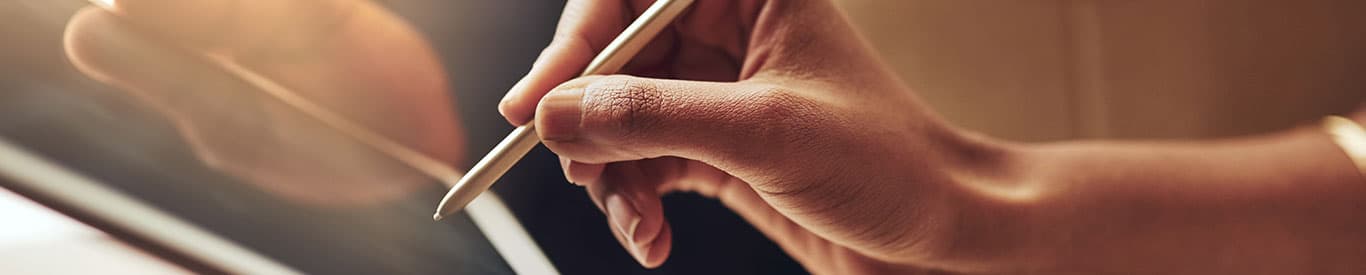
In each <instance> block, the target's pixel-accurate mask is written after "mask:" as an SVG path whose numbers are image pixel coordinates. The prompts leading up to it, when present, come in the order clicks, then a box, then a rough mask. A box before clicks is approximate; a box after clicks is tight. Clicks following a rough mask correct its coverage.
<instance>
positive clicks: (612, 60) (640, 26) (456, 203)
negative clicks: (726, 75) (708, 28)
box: [432, 0, 693, 220]
mask: <svg viewBox="0 0 1366 275" xmlns="http://www.w3.org/2000/svg"><path fill="white" fill-rule="evenodd" d="M692 2H693V0H657V1H655V3H654V4H653V5H650V8H648V9H646V10H645V12H644V13H642V14H641V15H640V17H639V18H636V20H635V21H634V22H631V25H630V26H627V27H626V30H624V31H622V32H621V34H620V35H617V37H616V38H615V39H613V40H612V43H610V44H607V47H606V48H603V50H602V52H601V53H598V55H597V56H596V57H594V58H593V61H591V62H589V63H588V67H587V68H585V69H584V70H583V74H581V76H585V75H599V74H610V73H615V72H617V70H619V69H621V66H623V65H626V62H627V61H630V60H631V58H632V57H634V56H635V55H636V53H637V52H640V49H641V48H644V47H645V44H647V43H649V42H650V40H651V39H653V38H654V37H655V35H656V34H659V31H661V30H663V29H664V27H666V26H668V25H669V24H670V23H672V22H673V21H674V18H675V17H677V16H678V15H679V14H681V13H683V10H684V9H686V8H687V7H688V5H689V4H692ZM532 125H533V124H531V123H527V124H526V125H522V126H518V127H517V129H514V130H512V133H511V134H508V136H507V137H506V138H503V141H502V142H499V143H498V145H497V146H494V147H493V151H490V152H489V154H488V155H485V156H484V158H483V159H480V160H479V162H478V163H475V164H474V167H473V168H470V171H469V173H465V176H464V177H462V178H460V181H458V182H456V183H455V187H452V188H451V191H450V192H447V193H446V197H445V198H442V199H441V204H440V205H437V207H436V214H435V215H432V219H435V220H441V218H443V217H445V216H446V215H450V214H453V213H455V212H457V211H460V209H462V208H465V205H466V204H469V203H470V201H472V200H474V198H475V197H478V196H479V194H482V193H484V191H486V190H488V189H489V187H490V186H493V182H495V181H497V180H498V178H499V177H502V176H503V173H507V171H508V169H509V168H512V165H513V164H517V161H518V160H520V159H521V158H522V157H523V156H526V153H527V152H528V151H531V148H532V147H536V144H537V143H540V139H538V138H537V135H536V128H535V127H533V126H532Z"/></svg>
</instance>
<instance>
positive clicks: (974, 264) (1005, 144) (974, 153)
mask: <svg viewBox="0 0 1366 275" xmlns="http://www.w3.org/2000/svg"><path fill="white" fill-rule="evenodd" d="M945 128H946V130H945V131H942V133H943V134H942V136H943V138H941V139H940V140H942V142H940V146H939V147H938V148H936V149H937V151H938V152H936V153H937V155H938V156H939V158H940V159H939V161H938V162H939V163H938V164H939V165H940V169H941V170H942V171H943V172H944V173H945V174H946V176H947V178H948V179H949V180H948V183H949V184H948V186H947V188H946V190H947V191H945V192H942V195H943V196H945V197H948V198H949V199H947V200H945V201H947V202H948V203H947V204H948V206H947V207H945V208H947V209H948V211H945V212H948V213H946V215H949V218H947V219H946V220H951V221H953V222H952V225H951V226H949V229H948V230H946V231H947V232H946V233H945V236H944V238H945V241H944V242H945V243H946V245H944V246H943V247H944V249H943V250H941V251H940V253H938V254H936V255H935V257H934V258H933V259H928V262H932V263H933V264H934V265H938V267H939V268H943V269H946V270H951V271H960V272H991V271H999V270H1021V269H1028V268H1031V267H1030V266H1029V264H1028V263H1033V262H1039V261H1038V260H1035V259H1030V257H1038V256H1040V255H1036V254H1037V253H1032V252H1030V249H1031V248H1030V245H1028V239H1027V238H1026V237H1027V236H1029V235H1030V234H1029V233H1028V231H1029V230H1032V229H1033V227H1031V226H1029V225H1030V224H1032V223H1031V222H1028V221H1029V220H1031V218H1029V217H1030V216H1033V215H1034V214H1032V213H1035V212H1038V211H1036V210H1034V209H1035V208H1037V206H1036V205H1037V202H1036V201H1037V200H1036V197H1037V196H1036V194H1037V193H1038V190H1037V187H1036V186H1034V185H1033V184H1030V182H1031V181H1030V180H1028V179H1027V178H1026V177H1027V174H1026V173H1024V172H1025V171H1026V170H1025V168H1026V167H1025V166H1026V164H1027V163H1028V162H1029V161H1028V159H1030V158H1032V157H1033V155H1035V154H1034V153H1033V152H1032V151H1033V150H1031V149H1030V148H1029V145H1027V144H1022V143H1015V142H1010V141H1005V140H1000V139H995V138H992V137H989V136H985V135H982V134H978V133H975V132H971V131H966V130H961V129H957V128H953V127H945Z"/></svg>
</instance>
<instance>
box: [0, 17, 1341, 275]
mask: <svg viewBox="0 0 1366 275" xmlns="http://www.w3.org/2000/svg"><path fill="white" fill-rule="evenodd" d="M378 2H379V3H382V4H383V5H385V6H387V7H389V8H390V9H391V10H393V11H394V12H395V13H397V14H399V15H400V16H402V17H404V18H406V19H408V20H409V22H411V23H412V24H413V25H414V26H415V27H416V28H417V29H418V30H419V31H420V32H422V33H423V34H424V35H426V36H427V38H428V39H430V41H431V42H432V43H433V44H434V46H435V47H436V50H437V52H438V53H439V55H440V56H441V59H442V60H441V62H442V63H443V64H444V66H445V68H446V69H447V72H448V73H449V79H451V83H452V90H453V91H454V92H455V94H456V98H457V99H456V100H455V103H454V104H457V105H458V111H459V113H460V116H461V119H462V120H463V123H464V125H465V127H466V133H467V134H468V149H467V157H466V159H467V160H470V161H473V160H477V159H478V158H479V157H482V155H483V154H484V153H485V152H487V151H488V150H489V149H490V148H492V147H493V145H494V144H495V143H497V142H498V141H499V140H501V139H502V138H503V137H504V136H505V135H506V134H507V133H508V132H509V131H510V130H511V129H512V127H511V126H509V125H507V123H506V122H505V121H504V120H503V118H502V117H501V116H499V115H498V112H497V110H496V106H497V102H498V100H499V99H500V98H501V96H502V94H503V93H504V92H505V91H506V90H507V89H508V88H509V87H511V86H512V85H513V83H515V82H516V80H517V79H518V78H519V77H520V76H521V75H522V74H523V73H525V72H526V70H527V69H528V68H529V67H530V64H531V62H532V61H533V60H534V58H535V57H536V55H537V54H538V53H539V51H540V49H541V48H542V47H544V46H545V45H546V43H548V42H549V39H550V37H551V35H552V33H553V30H554V26H555V22H556V20H557V18H558V16H559V12H560V9H561V8H562V6H563V3H561V2H559V1H536V0H517V1H430V0H427V1H418V0H389V1H378ZM836 3H837V4H838V5H839V6H840V7H841V8H842V9H844V10H845V12H846V13H847V14H848V16H849V18H850V19H851V20H852V21H853V22H854V24H855V25H856V26H857V27H858V29H859V30H860V31H861V32H862V33H863V34H864V36H865V37H866V38H867V39H868V40H869V41H870V42H872V44H873V46H874V48H875V49H876V50H877V51H878V52H879V53H880V54H881V55H882V56H883V57H884V58H885V60H886V62H887V63H888V64H889V65H890V66H891V67H893V68H894V69H895V70H896V71H897V72H898V73H899V74H900V75H901V76H902V77H903V78H904V79H905V80H906V81H907V82H908V83H909V84H910V85H911V86H912V87H913V88H915V89H916V91H917V92H918V93H919V94H920V95H921V96H922V97H923V98H925V99H926V100H927V101H928V102H929V103H930V104H931V105H932V106H934V107H935V108H936V110H937V111H938V112H940V113H942V114H944V116H945V117H947V118H948V119H949V120H950V121H952V122H954V123H956V124H958V125H960V126H963V127H965V128H969V129H974V130H978V131H982V132H985V133H987V134H990V135H993V136H998V137H1003V138H1008V139H1014V140H1021V141H1050V140H1062V139H1072V138H1197V137H1219V136H1229V135H1238V134H1250V133H1258V132H1265V131H1270V130H1275V129H1281V128H1285V127H1290V126H1294V125H1297V124H1301V123H1305V122H1309V121H1313V120H1314V119H1317V118H1318V117H1320V116H1322V115H1325V114H1330V113H1343V112H1346V111H1349V110H1351V109H1353V108H1354V107H1357V106H1359V104H1360V103H1361V102H1363V100H1366V16H1360V15H1361V14H1366V2H1363V1H1354V0H1306V1H1273V0H1205V1H1176V0H1172V1H1100V0H1089V1H1088V0H1031V1H991V0H903V1H877V0H836ZM83 5H85V4H84V2H82V1H75V0H70V1H68V0H61V1H57V0H52V1H48V0H19V1H4V2H0V38H3V41H4V42H3V44H0V122H8V123H0V126H2V127H0V135H6V137H10V138H16V137H17V138H16V139H29V140H36V139H43V138H45V137H47V136H50V135H48V134H51V132H61V131H62V130H60V129H51V128H47V127H45V125H41V124H35V121H42V120H34V119H32V118H35V117H44V116H51V115H53V114H60V113H70V112H96V113H98V112H101V111H106V112H107V111H108V109H109V108H114V107H109V106H104V105H102V103H101V102H105V101H104V100H103V99H100V98H107V97H109V94H113V92H112V91H110V89H112V88H110V87H106V86H104V85H102V84H100V83H98V82H95V81H93V80H90V79H89V78H87V77H85V76H83V75H81V74H80V73H78V72H77V71H75V70H74V69H73V68H72V67H71V65H70V64H69V63H68V61H67V60H66V57H65V55H64V54H63V53H62V47H61V34H62V30H63V28H64V25H65V23H66V21H67V20H68V18H69V17H70V16H71V14H72V13H74V12H75V11H76V9H78V8H79V7H81V6H83ZM54 101H60V102H64V103H63V104H64V105H61V106H66V107H64V108H58V109H53V108H50V106H53V105H49V104H40V103H43V102H54ZM115 123H117V122H115ZM465 165H468V164H465ZM462 167H463V166H462ZM508 175H509V176H508V177H507V178H506V179H505V180H503V181H501V182H500V184H498V185H497V186H495V191H497V192H499V194H500V195H502V196H503V198H504V200H505V201H506V202H507V203H508V204H509V206H510V207H511V208H512V210H513V213H514V214H515V215H517V217H518V218H519V220H520V221H521V222H522V224H523V225H524V226H525V227H526V230H527V231H528V232H529V233H530V234H531V235H532V237H533V239H535V240H536V241H537V243H539V244H540V245H541V248H542V249H543V250H544V251H545V252H546V254H547V255H548V256H549V258H550V259H551V261H552V262H554V264H555V265H556V266H557V267H558V268H559V269H560V270H561V271H562V272H564V273H566V274H756V273H758V274H791V273H802V269H801V267H800V266H799V265H797V264H796V263H795V262H793V261H792V260H791V259H789V258H788V257H786V256H785V255H784V254H783V253H782V252H781V251H780V250H779V249H778V248H777V247H776V246H775V245H773V244H772V243H771V242H769V241H768V240H766V239H765V238H764V237H763V236H762V235H760V234H759V233H758V232H757V231H754V230H753V228H751V227H750V226H749V225H747V224H745V223H744V222H743V221H742V220H740V219H739V218H738V217H737V216H735V215H734V214H732V213H730V212H729V211H728V210H726V209H725V208H724V207H723V206H721V205H720V204H719V203H717V202H715V201H711V200H707V199H703V198H700V197H698V196H696V195H691V194H675V195H670V196H669V197H668V198H666V200H665V208H666V213H667V215H668V217H669V219H670V222H671V224H672V226H673V229H674V238H675V241H674V248H673V253H672V257H671V258H670V259H669V260H668V261H667V262H666V263H665V264H664V265H663V266H662V267H660V268H659V269H657V270H653V271H646V270H643V269H642V268H640V267H639V266H638V265H636V264H635V262H634V261H633V260H631V259H630V257H629V256H628V254H627V253H626V252H625V251H624V250H623V249H622V248H621V247H620V246H619V245H618V244H617V242H616V241H615V240H613V238H612V236H611V235H610V231H609V229H608V225H607V224H606V222H605V219H604V217H603V216H602V214H601V213H600V212H598V210H597V209H595V208H594V207H593V205H592V203H591V202H590V201H589V200H588V198H587V196H585V195H584V194H583V191H582V189H581V188H579V187H575V186H572V185H570V184H568V183H566V182H564V179H563V177H562V176H561V173H560V171H559V167H558V165H557V161H556V159H555V157H554V156H553V155H552V154H550V153H549V152H548V151H547V150H545V149H544V148H541V147H538V148H537V149H536V150H534V151H533V152H532V153H531V154H530V155H529V156H528V157H527V159H525V160H523V161H522V162H521V163H520V164H518V165H517V166H516V167H514V168H513V170H512V171H510V172H509V173H508ZM437 195H439V194H433V196H437ZM0 200H11V201H17V200H22V199H19V198H17V197H15V196H8V197H4V196H0ZM0 205H3V204H0ZM12 205H29V206H32V204H31V203H30V204H22V203H17V204H12ZM0 207H9V206H0ZM30 208H32V207H30ZM10 209H21V208H19V207H18V206H15V207H13V208H10ZM34 211H37V212H34ZM34 211H27V212H19V211H11V212H4V211H0V224H3V226H0V230H11V231H14V232H21V233H16V234H18V235H11V236H19V237H11V238H7V239H0V255H11V254H14V252H12V251H19V250H24V251H28V250H29V249H30V248H32V247H59V246H56V245H41V244H38V245H35V244H33V243H32V242H34V240H44V239H42V238H29V237H25V236H38V235H54V234H56V235H63V234H65V235H72V236H82V237H81V238H92V237H89V236H99V234H98V233H97V232H95V233H92V232H91V231H90V230H66V231H63V230H26V231H25V230H22V228H25V227H28V228H33V227H34V226H42V225H41V224H53V223H42V222H41V219H39V218H31V216H27V215H29V214H32V213H47V212H43V211H42V210H41V209H40V208H39V209H38V210H34ZM16 213H17V214H16ZM24 213H29V214H24ZM52 214H53V213H47V214H46V215H47V216H51V215H52ZM23 217H30V218H23ZM58 220H60V218H58ZM55 224H59V225H61V224H65V226H68V227H69V226H79V225H77V224H75V223H62V222H55ZM15 228H20V229H15ZM39 228H45V227H39ZM25 232H26V233H25ZM61 232H77V233H61ZM23 234H28V235H23ZM92 234H93V235H92ZM0 235H4V234H0ZM10 240H17V241H10ZM5 242H8V243H5ZM15 243H26V244H23V245H19V244H15ZM50 244H55V243H50ZM60 247H62V248H61V249H60V250H59V251H60V252H61V253H71V252H72V251H105V252H100V253H85V254H88V255H92V256H91V257H94V258H92V259H108V258H119V257H125V256H101V255H114V254H119V255H124V254H120V253H136V252H129V251H132V250H128V249H123V250H118V249H113V250H110V249H96V248H90V249H91V250H82V249H83V248H82V247H81V246H60ZM92 247H93V246H92ZM110 251H112V252H110ZM120 251H122V252H120ZM85 254H82V255H85ZM56 255H62V254H56ZM101 257H107V258H101ZM29 258H33V257H29ZM13 259H14V258H5V257H0V266H14V265H12V264H13V263H14V262H13V261H14V260H13ZM109 262H112V264H117V263H118V262H121V261H107V262H94V261H92V263H105V264H109ZM147 266H155V265H154V264H147ZM4 271H6V269H4V268H0V273H4Z"/></svg>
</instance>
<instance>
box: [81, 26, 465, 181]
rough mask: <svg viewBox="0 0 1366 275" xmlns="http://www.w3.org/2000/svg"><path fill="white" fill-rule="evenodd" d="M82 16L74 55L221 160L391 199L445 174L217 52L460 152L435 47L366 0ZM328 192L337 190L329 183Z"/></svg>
mask: <svg viewBox="0 0 1366 275" xmlns="http://www.w3.org/2000/svg"><path fill="white" fill-rule="evenodd" d="M115 3H116V5H115V6H112V7H104V8H96V7H91V8H87V9H85V10H82V11H81V12H79V13H78V14H77V15H76V16H75V17H73V18H72V19H71V22H70V24H69V25H68V29H67V34H66V35H67V37H66V46H67V53H68V55H70V57H71V60H72V63H74V64H75V65H76V67H77V68H79V69H80V70H81V71H82V72H85V73H86V74H88V75H90V76H91V77H93V78H95V79H97V80H100V81H102V82H105V83H108V84H111V85H114V86H117V87H120V88H122V90H124V91H127V92H128V93H129V94H130V95H133V96H134V97H136V98H137V99H139V100H140V101H142V102H143V103H146V105H148V106H150V107H153V108H156V109H158V110H160V111H161V112H162V113H164V114H166V115H167V116H168V117H170V118H171V120H172V121H173V123H174V125H175V126H176V128H177V129H178V130H179V131H180V133H181V134H182V135H183V136H184V137H185V138H186V140H187V141H188V142H189V143H190V144H191V146H192V147H193V148H194V150H195V153H196V155H197V156H199V157H200V158H201V159H203V160H204V161H205V162H206V163H207V164H208V165H209V166H211V167H214V168H217V169H219V170H222V171H224V172H227V173H229V174H232V175H235V176H237V177H239V178H242V179H244V180H246V181H248V182H251V183H254V184H257V185H259V186H261V187H263V188H265V189H267V190H269V191H274V192H276V193H279V194H282V195H285V196H288V197H290V198H293V199H296V200H298V201H305V202H310V203H322V204H339V203H355V202H370V201H382V200H385V199H387V198H393V197H395V196H398V195H402V194H405V193H407V191H408V190H411V189H412V187H415V186H420V185H421V184H430V183H431V182H433V180H432V179H430V178H429V177H427V176H424V175H421V174H419V173H416V171H415V170H413V169H412V168H408V167H407V166H406V165H403V164H402V163H400V162H397V161H394V160H393V159H391V158H390V157H389V156H387V155H383V154H380V153H378V152H377V151H374V150H373V149H371V148H369V147H367V146H365V145H363V144H361V143H359V142H357V141H356V140H353V139H351V138H350V137H348V136H345V135H343V134H342V133H341V132H338V131H336V130H334V129H332V128H329V127H328V126H325V124H322V123H319V121H317V120H315V119H314V118H312V117H309V116H306V115H304V114H303V113H301V112H299V111H297V110H295V109H294V108H292V107H289V106H286V105H284V104H282V103H281V101H278V100H277V99H275V98H273V97H270V96H268V95H267V94H265V93H264V92H262V91H259V90H257V89H256V88H255V87H253V86H251V85H248V83H246V82H243V81H242V80H240V79H238V78H236V77H234V76H232V75H230V74H228V73H226V72H225V71H223V70H222V69H220V67H218V66H217V65H215V64H214V63H213V62H211V61H209V60H208V59H206V58H204V56H205V55H215V56H219V57H223V58H226V59H227V60H231V61H232V62H235V63H237V64H240V65H242V66H244V67H246V68H248V69H250V70H252V71H255V72H257V73H259V74H261V75H264V76H265V77H267V78H270V79H272V80H274V81H276V82H278V83H280V84H281V85H283V86H285V87H288V88H290V89H291V90H293V91H294V92H296V93H298V94H299V95H300V96H302V97H304V98H307V99H309V100H310V101H312V102H314V103H317V104H319V105H322V106H324V107H327V108H328V109H330V110H332V111H333V112H337V113H339V114H340V115H341V116H344V117H346V118H348V119H349V120H351V121H354V122H357V123H359V124H361V125H362V126H364V127H366V128H368V129H369V130H371V131H373V132H375V133H381V134H382V135H384V136H386V137H387V138H389V139H392V140H394V141H397V142H398V143H401V144H404V145H406V146H408V147H410V148H413V149H416V150H417V151H420V152H424V153H426V154H428V156H431V157H434V158H436V159H439V160H442V161H445V162H448V163H454V162H457V161H458V158H459V156H461V155H462V150H463V140H462V136H461V133H460V131H459V129H460V125H459V123H458V120H456V115H455V113H454V112H453V111H452V108H451V106H452V102H451V99H450V96H449V93H448V88H447V83H446V80H445V73H444V72H443V71H442V69H441V67H440V65H439V64H437V61H436V60H437V58H436V55H435V54H434V52H433V51H432V50H431V49H430V48H429V47H428V45H427V42H426V41H425V40H424V39H423V38H422V37H421V36H420V35H418V33H416V32H414V31H413V30H412V29H411V28H410V27H408V26H407V25H406V24H404V22H403V21H401V20H400V19H399V18H397V17H395V16H394V15H392V14H390V13H388V12H387V11H385V10H384V9H382V8H380V7H378V6H376V5H374V4H373V3H369V2H365V1H351V0H342V1H228V0H215V1H155V0H119V1H116V2H115ZM318 190H333V192H319V191H318Z"/></svg>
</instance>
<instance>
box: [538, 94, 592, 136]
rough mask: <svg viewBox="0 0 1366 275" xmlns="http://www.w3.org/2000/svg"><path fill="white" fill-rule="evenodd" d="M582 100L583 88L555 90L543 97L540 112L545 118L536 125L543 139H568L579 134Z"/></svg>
mask: <svg viewBox="0 0 1366 275" xmlns="http://www.w3.org/2000/svg"><path fill="white" fill-rule="evenodd" d="M581 101H583V89H569V90H555V91H551V92H550V93H549V94H546V95H545V97H544V98H541V110H540V112H541V115H542V116H543V117H544V118H545V120H544V121H541V124H542V125H536V127H537V128H539V129H536V131H537V132H540V133H541V140H550V141H568V140H573V139H574V138H575V137H576V136H578V132H579V120H580V116H581V114H580V112H579V103H580V102H581Z"/></svg>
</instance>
